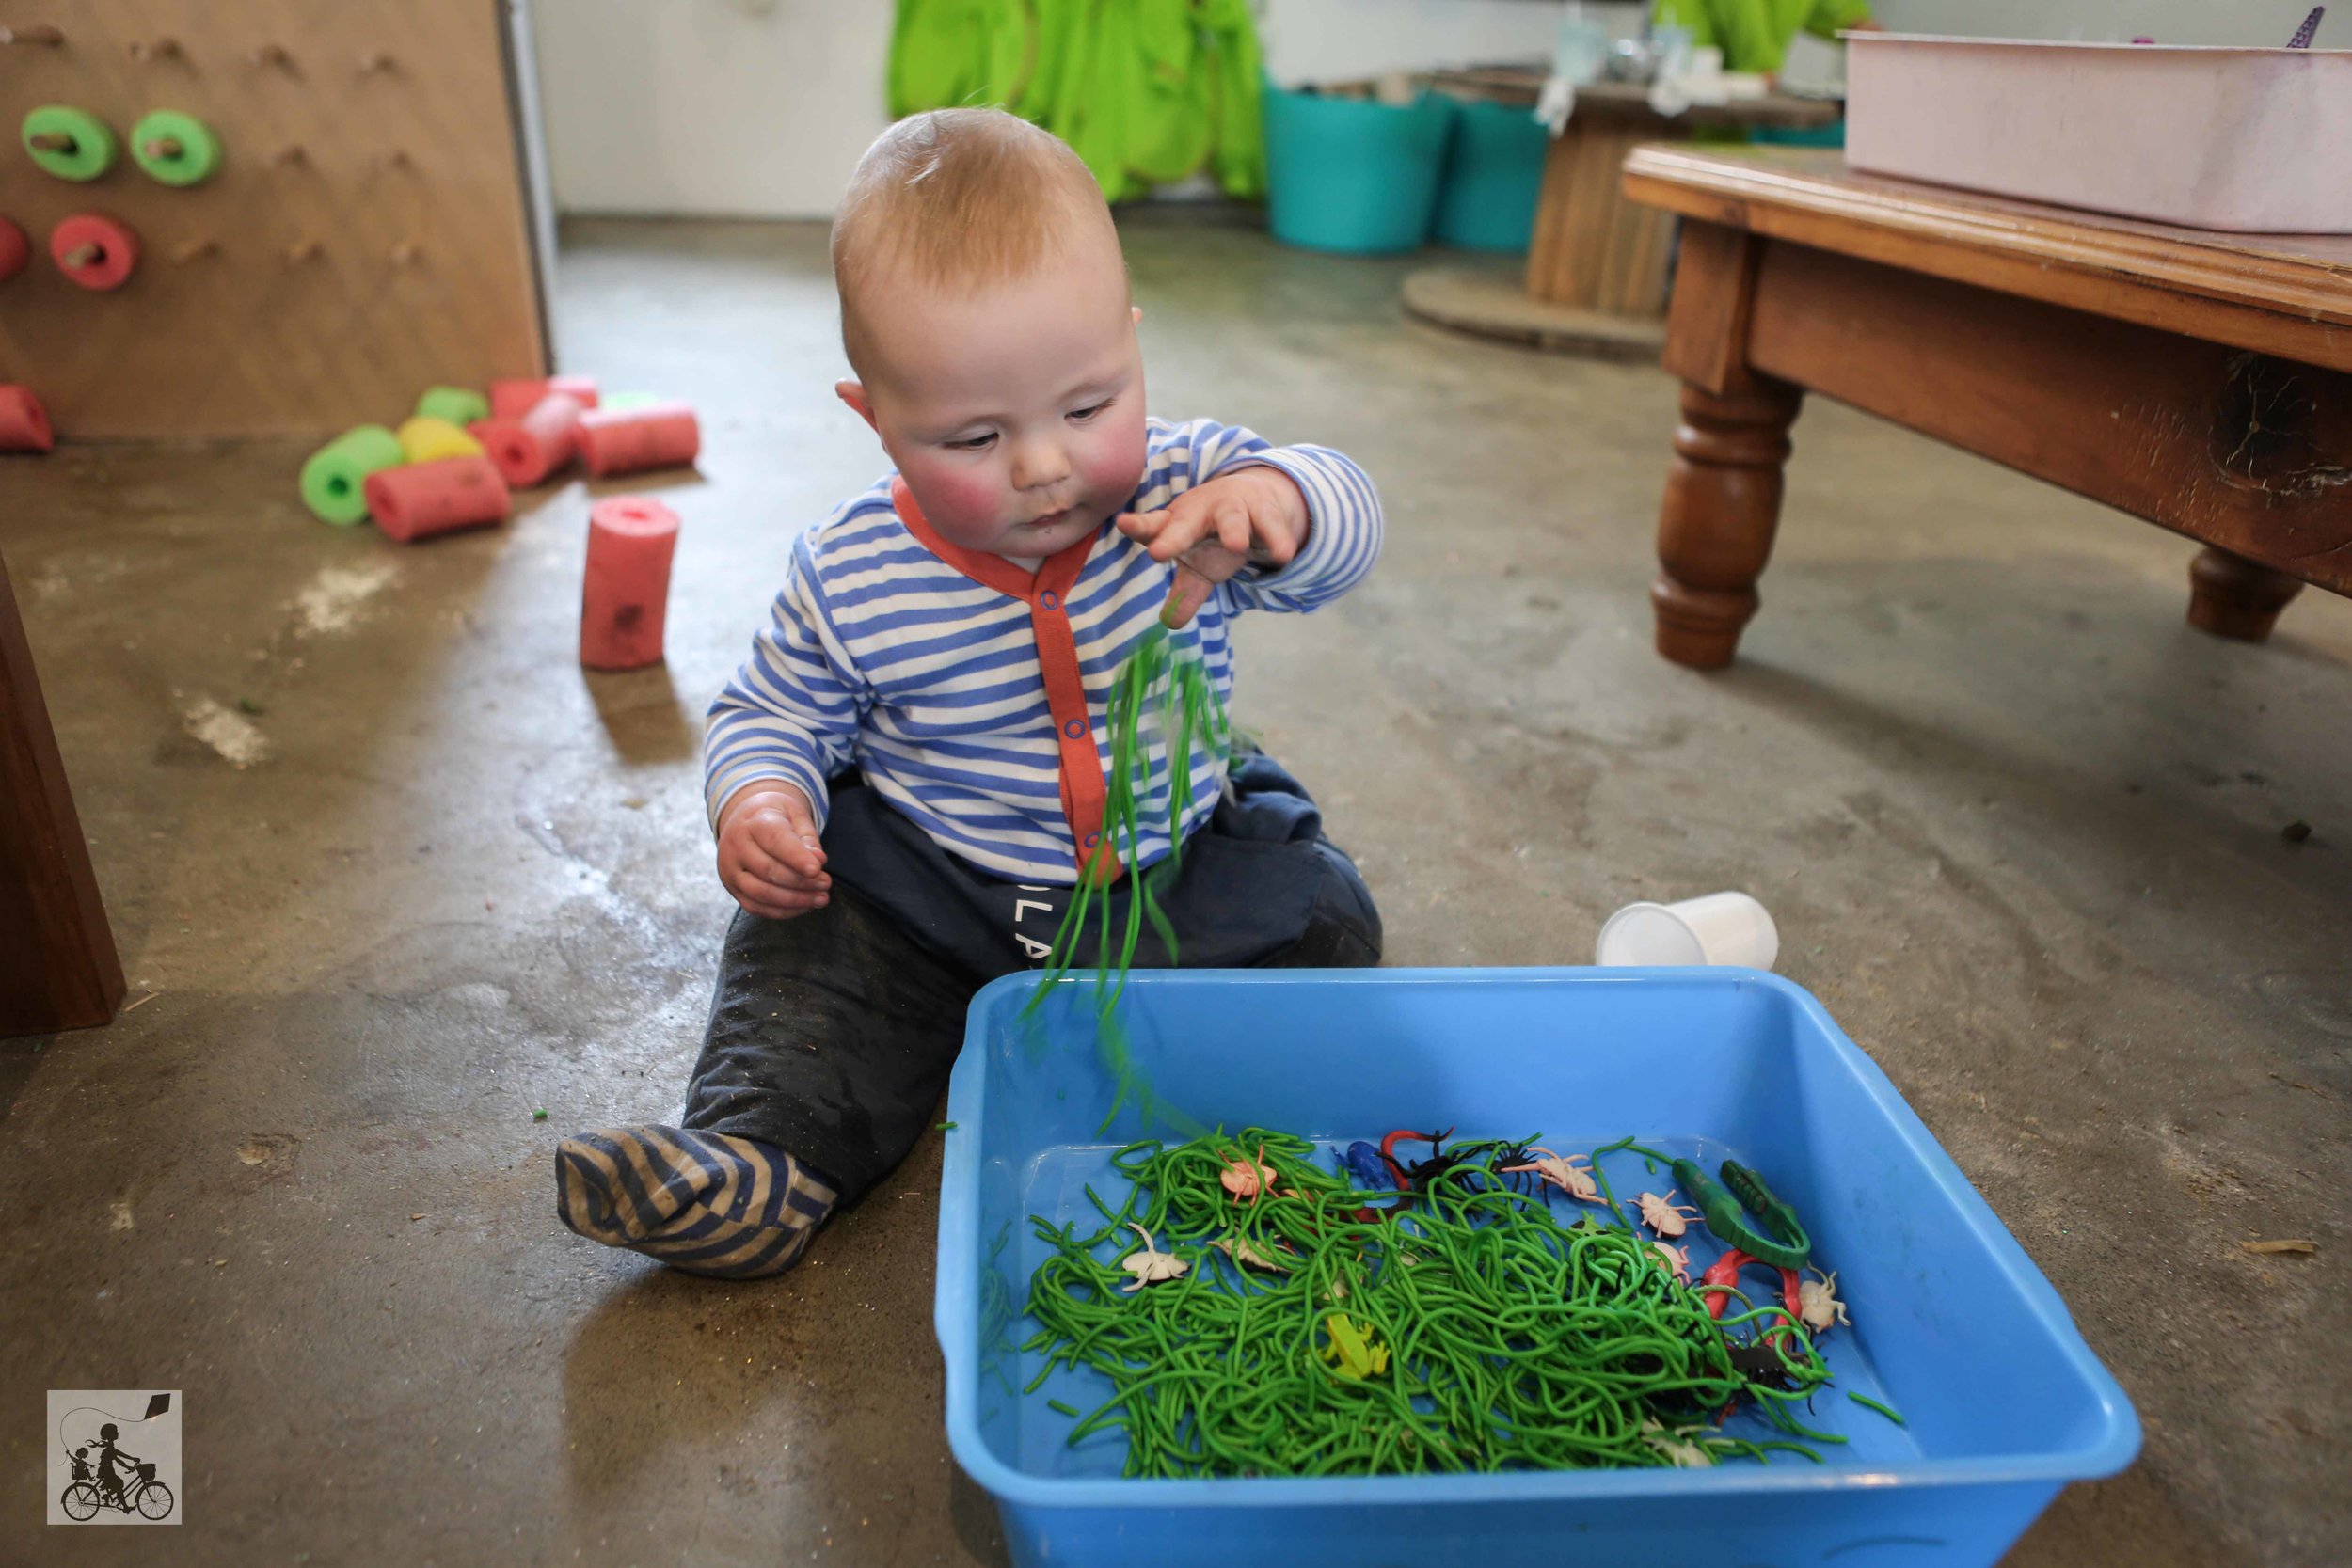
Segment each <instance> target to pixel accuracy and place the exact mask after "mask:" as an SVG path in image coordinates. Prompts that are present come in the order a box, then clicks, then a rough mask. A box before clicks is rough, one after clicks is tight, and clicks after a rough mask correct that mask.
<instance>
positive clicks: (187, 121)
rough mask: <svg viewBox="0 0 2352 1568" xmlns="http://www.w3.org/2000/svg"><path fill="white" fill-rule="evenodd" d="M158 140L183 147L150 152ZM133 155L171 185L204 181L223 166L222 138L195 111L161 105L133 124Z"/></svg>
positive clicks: (151, 172) (157, 177) (140, 165)
mask: <svg viewBox="0 0 2352 1568" xmlns="http://www.w3.org/2000/svg"><path fill="white" fill-rule="evenodd" d="M157 142H177V143H179V144H180V148H179V150H178V151H176V152H164V151H161V150H158V151H154V152H150V151H149V150H148V149H149V148H150V147H151V146H152V145H153V144H155V143H157ZM131 156H132V158H133V159H134V160H135V161H136V162H137V164H138V166H139V167H141V168H143V169H145V170H146V171H147V172H148V174H149V175H150V176H151V177H152V178H154V179H156V180H160V181H162V182H164V183H165V184H167V185H200V184H202V183H203V182H205V181H207V180H210V179H211V178H212V177H213V175H214V173H215V171H216V170H217V169H218V168H219V167H220V138H219V137H218V136H216V135H213V128H212V127H211V126H209V125H207V124H205V123H204V122H203V121H202V120H200V119H197V118H196V117H195V116H194V115H183V114H182V113H181V112H180V111H179V110H177V109H157V110H156V111H155V112H154V113H152V114H151V115H146V116H143V117H141V119H140V120H139V122H138V123H137V124H136V125H134V126H132V127H131Z"/></svg>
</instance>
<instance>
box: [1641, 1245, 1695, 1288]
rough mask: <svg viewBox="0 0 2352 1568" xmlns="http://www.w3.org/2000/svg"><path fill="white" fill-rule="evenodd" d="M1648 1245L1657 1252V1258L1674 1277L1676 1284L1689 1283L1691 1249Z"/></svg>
mask: <svg viewBox="0 0 2352 1568" xmlns="http://www.w3.org/2000/svg"><path fill="white" fill-rule="evenodd" d="M1650 1245H1651V1246H1652V1247H1653V1248H1655V1249H1656V1250H1657V1253H1658V1256H1659V1258H1660V1259H1661V1260H1662V1261H1663V1262H1664V1263H1665V1265H1666V1268H1667V1270H1668V1271H1669V1272H1670V1273H1672V1274H1673V1275H1674V1276H1675V1283H1676V1284H1677V1285H1688V1284H1690V1283H1691V1249H1690V1248H1689V1247H1687V1246H1668V1245H1667V1244H1666V1243H1663V1242H1652V1243H1650Z"/></svg>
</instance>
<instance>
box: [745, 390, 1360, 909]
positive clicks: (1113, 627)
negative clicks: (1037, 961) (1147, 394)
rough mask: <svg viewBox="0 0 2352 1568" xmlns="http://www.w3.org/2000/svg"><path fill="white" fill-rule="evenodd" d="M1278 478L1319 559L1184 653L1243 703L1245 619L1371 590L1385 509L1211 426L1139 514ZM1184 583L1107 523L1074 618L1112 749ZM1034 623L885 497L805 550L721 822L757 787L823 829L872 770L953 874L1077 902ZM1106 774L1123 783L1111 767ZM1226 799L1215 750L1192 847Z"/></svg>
mask: <svg viewBox="0 0 2352 1568" xmlns="http://www.w3.org/2000/svg"><path fill="white" fill-rule="evenodd" d="M1261 464H1262V465H1264V466H1267V467H1275V468H1279V469H1280V470H1281V471H1282V472H1283V473H1285V474H1287V475H1289V476H1290V478H1291V479H1292V480H1293V481H1295V483H1297V485H1298V488H1299V490H1300V492H1301V493H1302V494H1304V495H1305V497H1306V499H1307V510H1308V515H1309V518H1310V523H1309V530H1308V535H1307V543H1306V545H1305V546H1304V547H1303V548H1302V549H1301V550H1300V551H1299V553H1298V556H1297V558H1296V559H1295V560H1294V561H1293V562H1291V563H1290V564H1289V565H1287V566H1285V567H1283V568H1282V569H1281V570H1279V571H1276V572H1251V571H1244V572H1243V573H1241V574H1239V575H1238V576H1235V577H1233V578H1230V579H1228V580H1227V581H1225V582H1223V583H1220V584H1218V585H1217V589H1216V593H1215V594H1214V595H1213V596H1212V597H1211V598H1210V599H1209V602H1208V603H1207V604H1206V605H1205V606H1203V607H1202V609H1201V610H1200V613H1199V614H1198V615H1197V616H1195V617H1194V618H1193V620H1192V622H1191V624H1190V625H1189V626H1186V627H1185V628H1184V630H1183V631H1181V632H1178V633H1177V634H1176V635H1177V636H1179V637H1183V638H1188V639H1191V640H1193V641H1197V643H1198V644H1199V647H1200V654H1201V657H1202V659H1203V661H1204V663H1205V665H1206V667H1207V670H1208V672H1209V674H1210V676H1211V678H1212V679H1213V680H1214V681H1215V682H1216V689H1217V692H1218V694H1219V696H1221V697H1223V698H1224V699H1225V700H1226V701H1227V702H1229V703H1230V702H1231V701H1232V688H1233V660H1232V643H1231V641H1229V639H1228V635H1227V633H1228V625H1229V623H1230V622H1231V620H1232V617H1233V616H1234V615H1236V614H1238V613H1240V612H1241V611H1242V610H1295V611H1301V612H1303V611H1306V610H1313V609H1316V608H1317V607H1318V606H1321V605H1324V604H1327V603H1328V602H1330V601H1331V600H1333V599H1335V598H1337V597H1339V596H1340V595H1341V594H1344V593H1346V592H1347V591H1348V589H1350V588H1352V587H1354V586H1355V585H1356V584H1357V583H1358V582H1359V581H1360V580H1362V578H1364V576H1365V575H1366V574H1367V573H1369V572H1370V571H1371V570H1372V564H1373V562H1374V560H1375V558H1376V557H1377V556H1378V555H1379V553H1380V540H1381V531H1382V521H1381V514H1380V498H1379V495H1378V493H1377V492H1376V491H1375V489H1374V488H1373V484H1372V481H1371V480H1370V479H1369V478H1367V477H1366V476H1365V474H1364V471H1363V470H1362V469H1361V468H1359V467H1357V466H1356V465H1355V464H1354V463H1351V462H1349V461H1348V460H1347V459H1346V458H1345V457H1343V456H1341V455H1340V454H1339V453H1338V452H1335V451H1328V450H1327V449H1325V448H1322V447H1270V446H1268V445H1267V444H1266V443H1265V441H1264V440H1263V439H1262V438H1260V437H1259V436H1255V435H1252V434H1251V433H1250V432H1248V431H1247V430H1243V429H1240V428H1238V427H1235V426H1232V425H1220V424H1217V423H1216V421H1214V420H1193V421H1191V422H1190V423H1187V424H1181V425H1178V424H1169V423H1168V422H1167V421H1166V420H1151V421H1150V423H1149V443H1148V456H1147V458H1146V461H1145V466H1144V474H1143V483H1141V485H1139V486H1138V487H1137V488H1136V493H1135V497H1134V499H1131V500H1130V501H1129V502H1128V503H1127V506H1126V508H1125V510H1127V511H1130V512H1150V511H1155V510H1157V509H1159V508H1161V507H1164V506H1166V505H1167V504H1168V501H1169V499H1171V498H1173V497H1175V496H1177V495H1179V494H1181V493H1183V492H1184V491H1185V490H1187V489H1189V488H1191V487H1192V486H1193V485H1195V484H1198V483H1201V482H1202V481H1204V480H1207V479H1210V478H1212V477H1214V476H1216V474H1219V473H1222V472H1225V471H1226V470H1228V469H1232V468H1237V467H1248V466H1251V465H1261ZM1174 575H1175V568H1174V567H1173V566H1171V565H1168V564H1167V563H1165V562H1155V561H1153V560H1152V558H1151V556H1150V554H1149V553H1147V552H1146V550H1145V549H1144V547H1143V546H1141V545H1139V544H1137V543H1136V542H1135V541H1134V540H1131V539H1129V538H1127V537H1126V536H1125V535H1124V534H1122V533H1120V531H1118V530H1117V529H1116V528H1115V527H1112V526H1111V525H1110V524H1108V523H1105V524H1104V527H1103V530H1102V531H1101V532H1100V533H1099V534H1097V535H1096V536H1095V538H1094V541H1093V543H1092V545H1091V546H1090V547H1089V550H1088V553H1087V555H1086V558H1085V564H1084V566H1083V567H1082V568H1080V570H1079V572H1078V575H1077V578H1076V580H1075V581H1074V582H1073V583H1072V584H1071V585H1070V588H1069V590H1068V594H1067V606H1066V610H1067V615H1068V620H1069V625H1070V628H1071V631H1072V634H1073V638H1074V640H1075V641H1076V644H1077V657H1078V671H1079V675H1080V679H1081V682H1082V684H1083V686H1084V688H1085V697H1086V705H1087V715H1088V718H1089V721H1091V728H1092V730H1093V732H1094V733H1095V734H1096V735H1098V736H1099V735H1101V734H1102V732H1103V726H1104V712H1105V706H1106V704H1107V702H1108V700H1109V696H1110V690H1111V687H1112V684H1113V681H1114V679H1115V677H1116V676H1117V674H1118V672H1119V669H1120V666H1121V665H1122V664H1123V663H1124V662H1125V661H1126V659H1127V657H1128V655H1129V654H1130V653H1131V652H1132V651H1133V650H1134V648H1135V645H1136V642H1137V641H1139V640H1140V639H1141V638H1142V637H1143V635H1144V633H1145V632H1146V631H1147V630H1149V629H1150V628H1151V627H1152V626H1154V625H1156V624H1157V623H1158V620H1159V615H1160V610H1161V608H1162V606H1163V605H1164V604H1165V603H1166V602H1167V599H1168V588H1169V584H1170V581H1171V579H1172V578H1173V577H1174ZM1030 614H1031V612H1030V607H1029V605H1028V604H1027V603H1026V602H1025V601H1024V600H1022V599H1020V598H1017V597H1014V596H1013V595H1011V594H1006V593H1003V592H1000V591H999V590H997V589H995V588H991V587H988V586H986V585H985V584H983V583H980V582H977V581H976V580H974V579H973V578H970V577H967V576H965V575H964V574H963V573H962V572H961V571H960V570H958V569H957V568H956V567H955V566H953V565H951V564H949V563H948V562H946V560H943V559H942V558H941V557H940V556H938V555H936V554H934V553H933V552H932V551H931V550H930V548H928V547H927V546H925V545H924V544H923V542H922V541H921V540H920V539H918V538H917V537H916V536H915V535H914V533H913V532H912V531H909V529H908V527H907V525H906V524H905V523H904V522H903V521H901V520H900V518H899V517H898V514H897V513H896V511H895V510H894V509H893V508H892V505H891V489H890V480H889V478H887V477H885V478H883V479H882V480H880V481H877V482H876V483H875V484H874V485H873V487H872V488H870V489H868V490H866V492H865V493H864V494H862V495H860V496H858V497H857V498H856V499H852V500H850V502H848V503H847V504H846V505H844V506H843V507H842V508H841V509H840V510H839V511H838V512H836V513H835V514H834V515H833V516H832V517H831V518H829V519H828V520H827V521H825V522H824V523H823V524H821V525H819V526H818V527H817V528H815V529H812V530H810V531H808V532H806V533H803V534H802V535H801V536H800V537H799V538H798V539H796V540H795V541H794V542H793V547H792V562H791V567H790V569H789V571H788V573H787V577H786V578H785V585H784V590H783V592H782V593H780V594H777V595H776V602H775V609H774V611H773V614H772V616H771V620H770V623H769V625H768V626H767V627H766V629H765V630H763V631H762V632H761V633H760V635H759V636H758V638H757V639H755V641H754V642H753V644H752V657H751V659H750V661H749V662H748V663H746V664H745V665H744V666H743V667H742V669H740V670H739V671H738V672H737V673H736V676H735V679H734V680H733V681H731V682H729V683H728V685H727V688H726V689H725V690H724V691H723V692H721V693H720V694H719V698H718V700H717V701H716V702H714V703H712V704H711V706H710V725H709V730H708V732H707V735H706V736H705V739H704V746H703V766H704V790H705V795H706V797H707V801H708V804H709V809H710V817H711V821H712V822H713V823H714V824H715V823H716V822H717V821H718V817H719V812H720V809H721V808H722V807H723V806H724V805H725V804H726V801H727V800H728V798H729V797H731V796H733V795H734V794H735V793H736V792H737V791H738V790H739V789H741V788H743V787H744V786H745V785H746V784H751V783H753V782H755V781H756V780H762V779H782V780H786V781H787V782H789V783H791V784H797V785H798V786H800V788H801V789H803V791H805V792H806V793H807V795H808V798H809V800H811V801H812V802H813V803H814V804H815V806H816V809H817V820H818V826H819V828H820V829H821V828H822V826H823V823H824V820H825V813H826V808H827V803H828V796H827V793H826V789H825V780H826V779H827V777H828V776H830V775H832V774H834V773H838V772H840V771H841V770H842V769H843V768H847V767H849V766H850V765H851V764H855V765H856V767H857V768H858V769H859V770H860V772H862V773H863V774H864V775H865V777H866V783H867V784H869V785H870V786H872V787H873V788H874V789H876V790H877V791H879V792H880V793H881V794H882V798H883V799H885V800H889V801H890V802H891V804H893V805H894V806H896V807H898V809H899V810H900V811H902V812H904V813H905V814H906V815H907V816H909V817H911V818H912V819H913V820H914V822H915V823H916V824H917V825H919V826H920V827H921V828H922V829H923V830H924V831H925V832H928V833H930V836H931V837H932V839H933V840H935V841H936V842H937V843H938V844H939V845H940V846H941V847H943V848H945V849H946V850H948V851H949V852H950V853H952V854H955V855H959V856H961V857H962V858H963V859H964V860H966V861H969V862H971V863H973V864H975V865H977V866H979V867H981V868H982V869H983V870H986V871H989V872H992V873H993V874H995V875H997V876H1000V877H1004V878H1007V879H1012V880H1016V881H1030V882H1039V883H1050V884H1057V885H1066V884H1070V883H1074V882H1075V881H1076V880H1077V856H1078V850H1077V848H1076V847H1074V846H1073V843H1072V837H1071V834H1072V830H1071V825H1070V822H1069V820H1068V818H1067V817H1066V816H1065V815H1064V812H1063V801H1062V790H1061V775H1060V765H1061V751H1060V741H1059V739H1058V737H1057V733H1056V728H1055V718H1054V715H1053V714H1052V712H1051V711H1050V709H1049V705H1048V703H1047V697H1046V689H1045V683H1044V675H1043V671H1042V669H1041V664H1040V660H1039V657H1038V647H1037V634H1036V632H1035V630H1034V629H1033V627H1032V624H1031V619H1030ZM1150 738H1151V739H1152V740H1153V741H1154V742H1157V744H1155V745H1153V746H1152V747H1150V748H1149V749H1148V751H1147V754H1151V755H1152V756H1153V758H1154V765H1153V769H1152V781H1151V786H1150V791H1149V793H1148V794H1147V795H1146V797H1145V799H1144V800H1143V802H1142V804H1143V810H1142V820H1143V822H1144V823H1145V824H1146V825H1147V826H1146V828H1145V831H1144V832H1143V835H1142V839H1141V846H1140V847H1141V857H1140V859H1141V863H1142V864H1145V865H1149V864H1151V863H1153V862H1155V861H1157V860H1159V859H1161V858H1162V857H1163V856H1165V855H1166V854H1167V853H1168V848H1169V844H1168V835H1167V833H1166V832H1165V831H1164V829H1165V824H1166V822H1167V815H1168V761H1167V757H1166V745H1165V742H1164V740H1162V739H1161V737H1160V736H1158V735H1157V733H1156V730H1154V732H1153V734H1152V736H1151V737H1150ZM1097 749H1098V751H1099V750H1100V748H1099V747H1098V748H1097ZM1100 762H1101V765H1102V766H1103V767H1104V770H1105V773H1106V774H1107V770H1108V759H1107V757H1104V758H1101V759H1100ZM1223 783H1224V779H1223V775H1222V771H1221V770H1220V769H1219V768H1217V767H1216V763H1215V761H1214V759H1213V758H1212V757H1211V756H1210V754H1209V753H1208V752H1206V751H1205V750H1203V749H1201V748H1200V747H1198V746H1196V747H1195V749H1194V752H1193V755H1192V758H1191V766H1190V782H1189V785H1188V788H1187V791H1186V797H1185V806H1184V813H1183V816H1182V824H1181V826H1182V832H1184V833H1185V834H1186V835H1189V834H1190V833H1191V832H1192V831H1193V830H1194V829H1195V828H1197V827H1199V826H1200V823H1201V822H1202V821H1203V820H1205V819H1206V818H1207V816H1208V815H1209V813H1210V811H1211V810H1212V809H1213V808H1214V807H1215V806H1216V800H1217V796H1218V792H1219V790H1220V789H1221V787H1222V785H1223ZM1152 823H1158V824H1161V828H1160V829H1156V830H1155V829H1152V828H1151V827H1150V826H1149V825H1150V824H1152Z"/></svg>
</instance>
